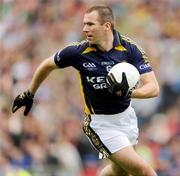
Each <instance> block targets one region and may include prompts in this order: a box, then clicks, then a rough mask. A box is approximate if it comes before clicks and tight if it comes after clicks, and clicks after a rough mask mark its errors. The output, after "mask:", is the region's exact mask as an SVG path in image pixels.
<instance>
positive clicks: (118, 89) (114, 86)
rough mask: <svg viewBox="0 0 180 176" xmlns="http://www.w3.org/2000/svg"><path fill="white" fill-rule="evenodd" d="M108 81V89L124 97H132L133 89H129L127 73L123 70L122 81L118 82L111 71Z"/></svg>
mask: <svg viewBox="0 0 180 176" xmlns="http://www.w3.org/2000/svg"><path fill="white" fill-rule="evenodd" d="M106 80H107V83H108V85H109V86H108V90H109V91H110V92H111V93H113V94H116V95H118V96H120V97H122V98H125V99H128V98H130V97H131V94H132V90H130V89H129V85H128V81H127V78H126V74H125V73H124V72H123V73H122V81H121V83H118V82H117V81H116V79H115V77H114V75H113V74H112V73H111V74H110V75H108V76H107V78H106Z"/></svg>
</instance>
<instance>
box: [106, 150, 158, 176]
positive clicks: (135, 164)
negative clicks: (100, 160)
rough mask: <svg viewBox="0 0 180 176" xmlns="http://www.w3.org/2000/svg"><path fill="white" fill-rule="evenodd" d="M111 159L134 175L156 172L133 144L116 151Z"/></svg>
mask: <svg viewBox="0 0 180 176" xmlns="http://www.w3.org/2000/svg"><path fill="white" fill-rule="evenodd" d="M109 159H110V160H111V161H112V162H113V163H115V164H116V165H117V166H119V168H122V169H124V170H125V171H126V172H128V173H130V174H132V175H143V174H142V173H143V172H147V173H154V171H153V169H152V168H151V167H150V166H149V165H148V164H147V162H146V161H144V160H143V159H142V158H141V157H140V156H139V155H138V154H137V153H136V151H135V150H134V148H133V146H128V147H125V148H123V149H121V150H119V151H117V152H115V153H114V154H112V155H111V156H110V157H109ZM145 175H146V174H145ZM152 175H153V174H152Z"/></svg>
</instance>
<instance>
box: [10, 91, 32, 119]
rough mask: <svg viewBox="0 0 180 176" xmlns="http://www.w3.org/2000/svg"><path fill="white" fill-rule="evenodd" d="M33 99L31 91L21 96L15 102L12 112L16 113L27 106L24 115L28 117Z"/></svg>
mask: <svg viewBox="0 0 180 176" xmlns="http://www.w3.org/2000/svg"><path fill="white" fill-rule="evenodd" d="M33 97H34V95H33V94H32V93H31V92H29V90H28V91H25V92H23V93H21V94H19V95H18V96H17V97H16V98H15V100H14V102H13V106H12V112H13V113H14V112H16V111H17V110H18V109H19V108H21V107H22V106H25V110H24V115H25V116H27V115H28V113H29V111H30V109H31V107H32V104H33Z"/></svg>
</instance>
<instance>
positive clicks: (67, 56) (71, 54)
mask: <svg viewBox="0 0 180 176" xmlns="http://www.w3.org/2000/svg"><path fill="white" fill-rule="evenodd" d="M77 57H78V53H77V50H76V47H75V46H68V47H66V48H64V49H62V50H61V51H58V52H57V53H55V55H54V62H55V64H56V65H57V66H58V67H59V68H65V67H68V66H74V65H75V59H76V58H77Z"/></svg>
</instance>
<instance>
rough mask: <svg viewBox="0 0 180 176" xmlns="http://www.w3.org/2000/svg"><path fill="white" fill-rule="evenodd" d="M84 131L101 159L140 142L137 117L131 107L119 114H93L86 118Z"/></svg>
mask: <svg viewBox="0 0 180 176" xmlns="http://www.w3.org/2000/svg"><path fill="white" fill-rule="evenodd" d="M83 130H84V132H85V134H86V135H87V137H88V138H89V140H90V141H91V143H92V144H93V146H94V147H95V148H96V149H97V150H98V151H99V152H100V155H99V156H100V158H106V157H109V156H110V155H111V154H112V153H115V152H117V151H118V150H121V149H122V148H124V147H127V146H130V145H135V144H137V142H138V134H139V132H138V126H137V117H136V113H135V111H134V109H133V108H132V107H131V106H129V107H128V108H127V109H126V110H125V111H124V112H122V113H118V114H113V115H103V114H91V115H89V116H87V117H86V118H85V122H84V127H83Z"/></svg>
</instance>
